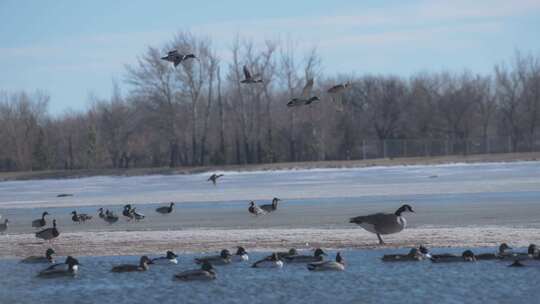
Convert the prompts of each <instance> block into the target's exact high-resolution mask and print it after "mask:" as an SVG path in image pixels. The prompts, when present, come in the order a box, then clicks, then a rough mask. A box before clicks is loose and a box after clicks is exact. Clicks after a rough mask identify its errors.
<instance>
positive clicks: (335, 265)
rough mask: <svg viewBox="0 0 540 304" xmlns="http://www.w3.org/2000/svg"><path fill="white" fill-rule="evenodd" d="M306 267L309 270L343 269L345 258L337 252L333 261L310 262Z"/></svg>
mask: <svg viewBox="0 0 540 304" xmlns="http://www.w3.org/2000/svg"><path fill="white" fill-rule="evenodd" d="M307 268H308V270H310V271H343V270H345V260H344V259H343V258H342V257H341V253H339V252H338V253H336V260H335V261H321V262H315V263H310V264H308V265H307Z"/></svg>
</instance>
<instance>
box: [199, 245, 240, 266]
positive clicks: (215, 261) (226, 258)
mask: <svg viewBox="0 0 540 304" xmlns="http://www.w3.org/2000/svg"><path fill="white" fill-rule="evenodd" d="M231 257H232V255H231V253H230V252H229V250H227V249H223V250H221V252H220V254H219V255H213V256H206V257H200V258H196V259H195V263H197V264H203V263H205V262H208V263H210V264H212V265H216V266H217V265H227V264H230V263H231Z"/></svg>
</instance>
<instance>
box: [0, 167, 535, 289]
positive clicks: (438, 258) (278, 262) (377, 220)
mask: <svg viewBox="0 0 540 304" xmlns="http://www.w3.org/2000/svg"><path fill="white" fill-rule="evenodd" d="M223 176H224V175H223V174H212V175H211V176H210V177H209V178H208V180H207V181H211V182H212V183H213V184H214V185H216V183H217V180H218V179H219V178H222V177H223ZM64 196H71V194H60V195H58V197H64ZM279 201H281V200H280V199H279V198H276V197H275V198H273V199H272V203H271V204H265V205H257V204H256V203H255V202H254V201H251V202H250V203H249V207H248V212H249V213H250V214H252V215H253V216H260V215H266V214H270V213H272V212H274V211H276V210H277V207H278V202H279ZM173 207H174V203H173V202H171V203H170V204H169V205H168V206H161V207H158V208H156V209H155V211H156V212H157V213H159V214H162V215H166V214H170V213H172V212H173ZM406 212H411V213H412V212H414V211H413V209H412V207H411V206H410V205H409V204H403V205H402V206H401V207H400V208H398V209H397V210H396V211H395V212H394V213H375V214H370V215H362V216H357V217H353V218H351V219H350V220H349V222H350V223H354V224H357V225H359V226H361V227H362V228H364V229H365V230H367V231H369V232H372V233H374V234H376V235H377V238H378V239H379V244H384V241H383V239H382V237H381V235H388V234H394V233H398V232H400V231H402V230H403V229H404V228H405V227H406V226H407V221H406V219H405V217H404V216H403V214H404V213H406ZM71 214H72V221H73V222H75V223H84V222H86V221H89V220H91V219H92V216H90V215H88V214H81V213H77V211H73V212H72V213H71ZM47 215H49V213H48V212H47V211H45V212H43V213H42V215H41V218H39V219H36V220H33V221H32V227H34V228H43V227H45V226H46V225H47V221H46V216H47ZM98 215H99V217H100V218H101V219H103V220H104V221H105V222H107V223H109V224H113V223H115V222H117V221H118V220H119V217H118V216H117V215H116V214H114V212H113V211H110V210H105V211H104V210H103V208H99V210H98ZM122 215H123V216H124V217H125V218H126V219H127V220H128V221H131V220H135V221H139V220H142V219H144V218H145V215H144V214H142V213H140V212H138V211H137V210H136V208H135V207H133V206H132V205H131V204H127V205H125V206H124V208H123V211H122ZM7 223H8V220H7V219H6V220H5V221H4V224H0V232H2V233H3V232H5V231H6V230H7ZM52 225H53V226H52V227H49V228H45V229H43V230H41V231H39V232H37V233H36V234H35V235H36V237H37V238H40V239H43V240H46V241H49V244H50V242H51V241H52V240H54V239H55V238H57V237H58V236H59V235H60V232H59V231H58V229H57V227H56V219H53V221H52ZM54 254H55V251H54V250H53V249H52V248H48V249H47V250H46V252H45V256H31V257H27V258H25V259H23V260H22V261H21V262H23V263H48V264H50V266H49V267H47V268H46V269H44V270H42V271H40V272H39V273H38V276H39V277H43V278H54V277H59V276H74V275H76V274H77V273H78V267H79V265H80V264H79V261H78V260H77V259H75V258H74V257H72V256H68V257H67V258H66V260H65V262H64V263H55V261H54V258H53V255H54ZM324 256H326V253H325V252H324V251H323V250H322V249H320V248H317V249H316V250H315V251H314V253H313V255H305V254H300V253H299V252H298V251H297V250H296V249H294V248H291V249H290V250H289V251H287V252H274V253H272V254H271V255H269V256H267V257H265V258H264V259H261V260H259V261H257V262H255V263H253V264H252V267H253V268H281V267H283V265H284V263H304V264H307V269H308V270H310V271H343V270H345V260H344V258H343V257H342V256H341V253H340V252H338V253H337V254H336V257H335V260H325V259H324ZM177 258H178V256H177V255H176V254H175V253H174V252H172V251H167V252H166V255H165V256H162V257H158V258H153V259H150V258H149V257H148V256H142V257H141V258H140V260H139V264H122V265H117V266H114V267H113V268H112V269H111V272H115V273H116V272H140V271H147V270H149V265H151V264H172V265H174V264H178V260H177ZM495 259H497V260H513V263H512V264H511V265H510V266H513V267H519V266H524V265H523V264H522V261H526V260H540V252H539V250H538V248H537V246H536V245H535V244H531V245H530V246H529V248H528V251H527V252H514V251H512V248H511V247H510V246H508V245H507V244H506V243H503V244H501V245H500V247H499V250H498V252H497V253H484V254H474V253H473V252H472V251H471V250H466V251H464V252H463V253H462V254H461V255H455V254H446V253H445V254H432V253H430V252H429V250H428V249H427V248H426V247H424V246H420V247H418V248H412V249H411V250H410V252H409V253H408V254H389V255H384V256H383V257H382V260H383V261H384V262H402V261H421V260H431V261H432V262H434V263H446V262H474V261H479V260H495ZM248 260H249V255H248V253H247V251H246V250H245V248H243V247H241V246H239V247H237V251H236V253H235V254H234V255H233V254H231V252H230V251H229V250H228V249H223V250H222V251H221V252H220V254H219V255H215V256H204V257H200V258H196V259H195V260H194V261H195V263H196V264H199V265H201V266H200V268H199V269H194V270H189V271H184V272H180V273H178V274H176V275H175V276H174V278H175V279H177V280H181V281H192V280H213V279H215V278H216V271H215V268H214V266H222V265H229V264H234V263H236V262H246V261H248Z"/></svg>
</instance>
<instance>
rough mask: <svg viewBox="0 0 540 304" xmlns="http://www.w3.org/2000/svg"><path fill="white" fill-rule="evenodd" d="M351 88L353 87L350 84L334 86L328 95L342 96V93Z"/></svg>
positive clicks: (328, 91)
mask: <svg viewBox="0 0 540 304" xmlns="http://www.w3.org/2000/svg"><path fill="white" fill-rule="evenodd" d="M350 86H351V83H350V82H346V83H340V84H337V85H335V86H332V87H331V88H329V89H328V90H327V91H326V92H327V93H328V94H340V93H343V92H345V90H346V89H348V88H349V87H350Z"/></svg>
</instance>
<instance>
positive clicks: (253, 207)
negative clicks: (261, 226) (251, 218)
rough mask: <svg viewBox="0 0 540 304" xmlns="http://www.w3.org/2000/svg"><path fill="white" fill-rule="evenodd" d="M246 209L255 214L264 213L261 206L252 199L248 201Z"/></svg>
mask: <svg viewBox="0 0 540 304" xmlns="http://www.w3.org/2000/svg"><path fill="white" fill-rule="evenodd" d="M248 211H249V213H251V214H253V215H255V216H258V215H262V214H266V211H264V210H262V209H261V207H259V206H257V204H255V202H254V201H251V202H249V208H248Z"/></svg>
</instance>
